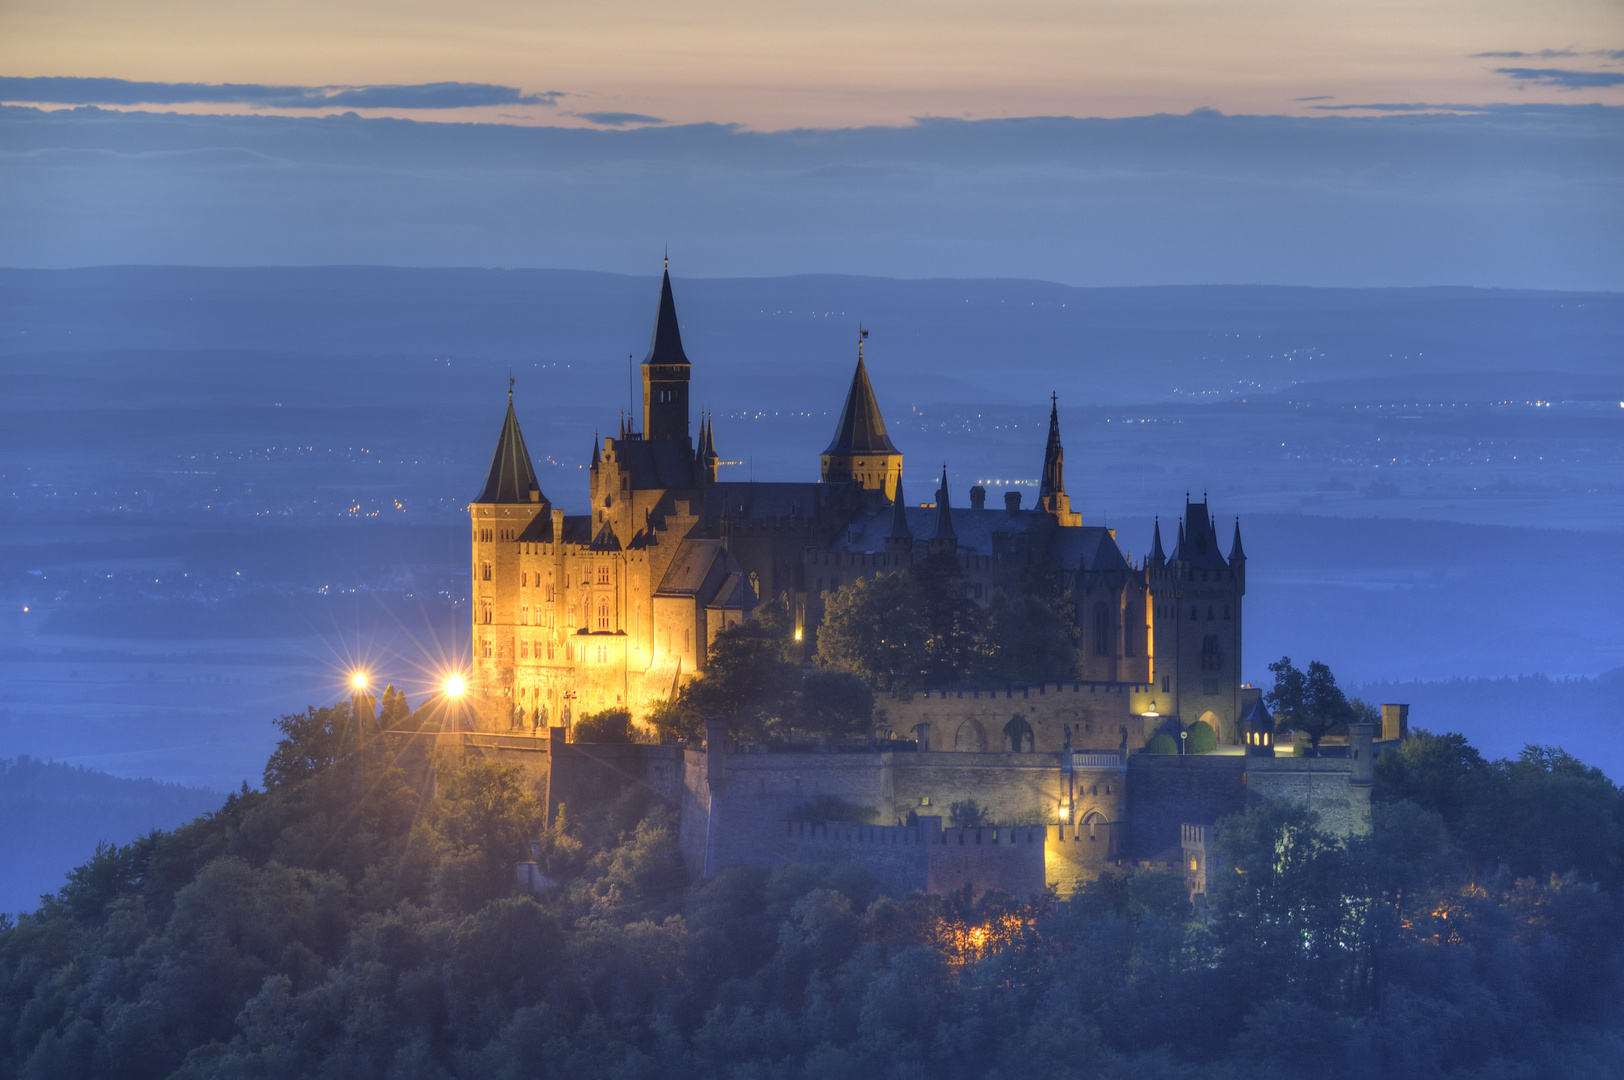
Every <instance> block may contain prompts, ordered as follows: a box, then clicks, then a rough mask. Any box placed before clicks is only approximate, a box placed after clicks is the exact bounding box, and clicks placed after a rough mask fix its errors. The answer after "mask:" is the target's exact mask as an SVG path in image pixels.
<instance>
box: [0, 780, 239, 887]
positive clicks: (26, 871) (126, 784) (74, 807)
mask: <svg viewBox="0 0 1624 1080" xmlns="http://www.w3.org/2000/svg"><path fill="white" fill-rule="evenodd" d="M224 801H225V796H224V795H222V794H221V793H219V792H216V791H207V790H204V789H202V788H189V787H182V786H180V785H179V784H165V783H161V782H159V781H157V780H125V779H121V778H119V777H116V776H111V775H109V774H107V773H104V772H98V771H96V770H94V769H86V768H81V767H79V766H76V765H67V764H64V763H62V762H58V761H42V760H40V759H39V758H35V757H29V756H27V755H26V754H25V755H22V756H20V757H16V758H0V821H3V822H5V825H6V827H5V828H4V829H0V866H3V867H4V868H5V870H4V872H3V873H0V912H16V911H24V910H32V909H33V908H34V907H35V906H37V904H38V903H39V897H40V895H41V894H42V893H47V892H55V891H56V890H57V889H58V888H60V887H61V885H62V878H63V875H64V874H65V873H67V871H68V869H69V868H71V867H73V866H77V865H78V864H80V863H82V862H84V861H85V860H87V859H89V858H90V856H91V855H92V854H94V853H95V850H96V844H97V843H98V842H100V841H104V840H105V841H108V842H110V843H116V844H127V843H129V842H130V841H131V840H133V839H135V838H136V837H137V836H140V835H142V834H143V833H147V832H151V831H152V830H153V829H172V828H174V827H175V826H177V825H180V824H182V823H183V822H186V821H190V820H191V819H192V818H195V817H197V816H199V815H200V814H207V813H211V812H212V811H214V810H218V809H219V808H220V804H221V803H222V802H224Z"/></svg>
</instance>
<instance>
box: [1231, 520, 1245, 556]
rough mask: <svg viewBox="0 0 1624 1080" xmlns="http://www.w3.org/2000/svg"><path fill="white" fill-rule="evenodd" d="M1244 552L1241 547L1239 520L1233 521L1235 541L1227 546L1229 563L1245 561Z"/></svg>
mask: <svg viewBox="0 0 1624 1080" xmlns="http://www.w3.org/2000/svg"><path fill="white" fill-rule="evenodd" d="M1245 558H1246V551H1245V550H1244V549H1243V548H1242V547H1241V519H1240V518H1238V517H1237V518H1236V519H1235V539H1234V541H1233V542H1231V543H1230V545H1229V561H1230V562H1234V561H1235V560H1237V559H1245Z"/></svg>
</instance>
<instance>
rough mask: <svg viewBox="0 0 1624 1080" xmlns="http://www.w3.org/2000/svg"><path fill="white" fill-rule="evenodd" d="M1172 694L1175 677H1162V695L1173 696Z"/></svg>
mask: <svg viewBox="0 0 1624 1080" xmlns="http://www.w3.org/2000/svg"><path fill="white" fill-rule="evenodd" d="M1172 692H1173V677H1172V676H1171V675H1163V676H1162V693H1164V694H1171V693H1172Z"/></svg>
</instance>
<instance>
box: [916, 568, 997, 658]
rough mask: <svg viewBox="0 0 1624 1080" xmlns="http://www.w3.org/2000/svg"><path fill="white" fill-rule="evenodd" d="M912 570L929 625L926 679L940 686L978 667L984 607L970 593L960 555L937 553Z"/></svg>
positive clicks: (926, 644) (981, 643)
mask: <svg viewBox="0 0 1624 1080" xmlns="http://www.w3.org/2000/svg"><path fill="white" fill-rule="evenodd" d="M910 573H911V575H912V577H913V578H914V580H915V581H917V582H918V583H919V589H920V597H921V599H922V600H923V602H924V603H923V609H924V610H923V614H924V616H925V625H926V626H927V627H928V628H929V636H928V637H927V638H926V641H925V677H926V680H927V681H928V682H929V683H930V684H933V685H937V686H944V685H947V684H950V683H955V682H958V681H960V680H961V679H963V678H964V677H965V675H967V674H969V673H970V672H971V671H973V670H974V669H975V667H977V666H978V665H977V663H976V661H977V660H978V659H979V658H980V654H981V650H982V646H983V641H984V639H983V635H982V624H983V622H984V619H983V617H982V613H981V607H980V606H979V605H978V604H977V603H976V602H975V601H974V600H971V599H970V597H969V595H968V589H967V587H966V585H965V581H964V567H962V566H960V565H959V558H958V556H957V555H954V554H952V553H951V552H937V553H936V554H935V555H930V556H927V557H926V558H925V559H923V560H921V561H919V562H916V563H914V565H913V569H912V570H911V571H910Z"/></svg>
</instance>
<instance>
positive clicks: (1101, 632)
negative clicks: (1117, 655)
mask: <svg viewBox="0 0 1624 1080" xmlns="http://www.w3.org/2000/svg"><path fill="white" fill-rule="evenodd" d="M1112 629H1113V627H1112V625H1111V609H1110V608H1108V607H1106V606H1105V604H1104V603H1103V602H1101V603H1097V604H1095V605H1094V655H1095V656H1110V655H1111V652H1112V648H1111V646H1112V645H1113V644H1114V642H1113V641H1112V640H1111V639H1112V638H1113V637H1115V635H1114V634H1112V632H1111V631H1112Z"/></svg>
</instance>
